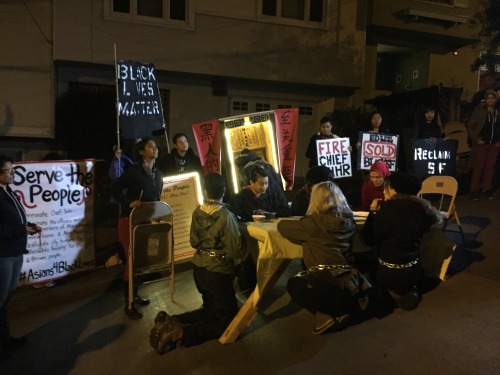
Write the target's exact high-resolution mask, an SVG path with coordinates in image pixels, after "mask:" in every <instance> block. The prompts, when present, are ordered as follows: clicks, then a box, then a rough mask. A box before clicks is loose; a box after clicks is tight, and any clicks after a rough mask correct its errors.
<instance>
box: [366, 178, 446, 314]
mask: <svg viewBox="0 0 500 375" xmlns="http://www.w3.org/2000/svg"><path fill="white" fill-rule="evenodd" d="M421 188H422V183H421V182H420V181H419V180H418V178H417V177H415V176H411V175H408V174H405V173H402V172H395V173H393V174H391V175H390V176H388V177H387V178H386V180H385V183H384V196H385V201H386V203H385V204H384V205H383V206H382V207H380V209H379V210H378V211H370V214H369V215H368V218H367V220H366V223H365V226H364V228H363V237H364V239H365V241H366V243H367V244H368V245H371V246H377V247H378V249H377V252H378V265H377V270H376V278H377V282H378V284H379V285H380V286H381V287H383V288H385V289H387V290H388V291H389V293H390V294H391V296H392V298H393V299H394V301H395V302H396V304H397V306H398V307H400V308H402V309H405V310H413V309H415V308H417V306H418V303H419V301H420V295H419V293H418V290H417V284H418V282H419V281H420V280H421V279H422V277H423V274H424V273H423V268H422V262H421V260H420V243H421V241H422V237H423V235H424V233H425V232H427V231H428V230H429V229H430V227H431V226H432V225H433V224H434V223H439V222H440V221H442V218H441V216H440V215H439V213H438V212H437V211H436V209H435V208H434V207H432V206H431V204H430V202H429V201H427V200H425V199H422V198H419V197H417V196H416V194H417V193H418V192H419V191H420V189H421Z"/></svg>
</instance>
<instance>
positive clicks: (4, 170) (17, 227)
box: [0, 155, 42, 361]
mask: <svg viewBox="0 0 500 375" xmlns="http://www.w3.org/2000/svg"><path fill="white" fill-rule="evenodd" d="M13 182H14V168H13V167H12V159H11V158H9V157H8V156H5V155H0V361H4V360H6V359H8V358H9V356H10V355H9V351H11V350H13V349H16V348H19V347H21V346H24V345H25V344H26V337H12V336H11V334H10V327H9V322H8V317H7V306H8V303H9V300H10V298H11V297H12V294H13V293H14V290H15V289H16V286H17V283H18V281H19V276H20V274H21V267H22V265H23V255H24V254H28V251H27V249H26V245H27V241H28V234H30V235H31V234H35V233H39V232H41V230H42V228H40V227H39V226H38V225H36V224H32V223H29V222H28V220H27V219H26V212H25V210H24V207H23V205H22V204H21V203H20V202H19V199H18V197H17V196H16V194H15V193H14V192H13V191H12V189H11V188H10V186H9V185H10V184H12V183H13Z"/></svg>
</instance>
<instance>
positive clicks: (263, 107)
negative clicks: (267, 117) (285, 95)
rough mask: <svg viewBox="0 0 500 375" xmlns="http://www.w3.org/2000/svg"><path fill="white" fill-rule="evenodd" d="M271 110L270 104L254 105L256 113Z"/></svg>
mask: <svg viewBox="0 0 500 375" xmlns="http://www.w3.org/2000/svg"><path fill="white" fill-rule="evenodd" d="M270 109H271V104H268V103H255V110H256V111H257V112H262V111H269V110H270Z"/></svg>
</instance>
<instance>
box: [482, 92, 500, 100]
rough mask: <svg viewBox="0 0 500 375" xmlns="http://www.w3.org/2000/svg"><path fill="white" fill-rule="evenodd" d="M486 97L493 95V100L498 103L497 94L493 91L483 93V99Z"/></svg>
mask: <svg viewBox="0 0 500 375" xmlns="http://www.w3.org/2000/svg"><path fill="white" fill-rule="evenodd" d="M488 95H493V96H494V97H495V99H496V100H497V101H498V93H497V92H496V91H495V90H486V91H485V92H484V98H485V99H486V97H487V96H488Z"/></svg>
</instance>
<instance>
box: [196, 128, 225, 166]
mask: <svg viewBox="0 0 500 375" xmlns="http://www.w3.org/2000/svg"><path fill="white" fill-rule="evenodd" d="M192 127H193V133H194V138H195V140H196V147H197V148H198V155H200V162H201V165H202V167H203V175H207V174H209V173H220V153H221V146H220V141H221V139H220V130H219V129H220V124H219V120H211V121H205V122H200V123H198V124H193V126H192Z"/></svg>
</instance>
